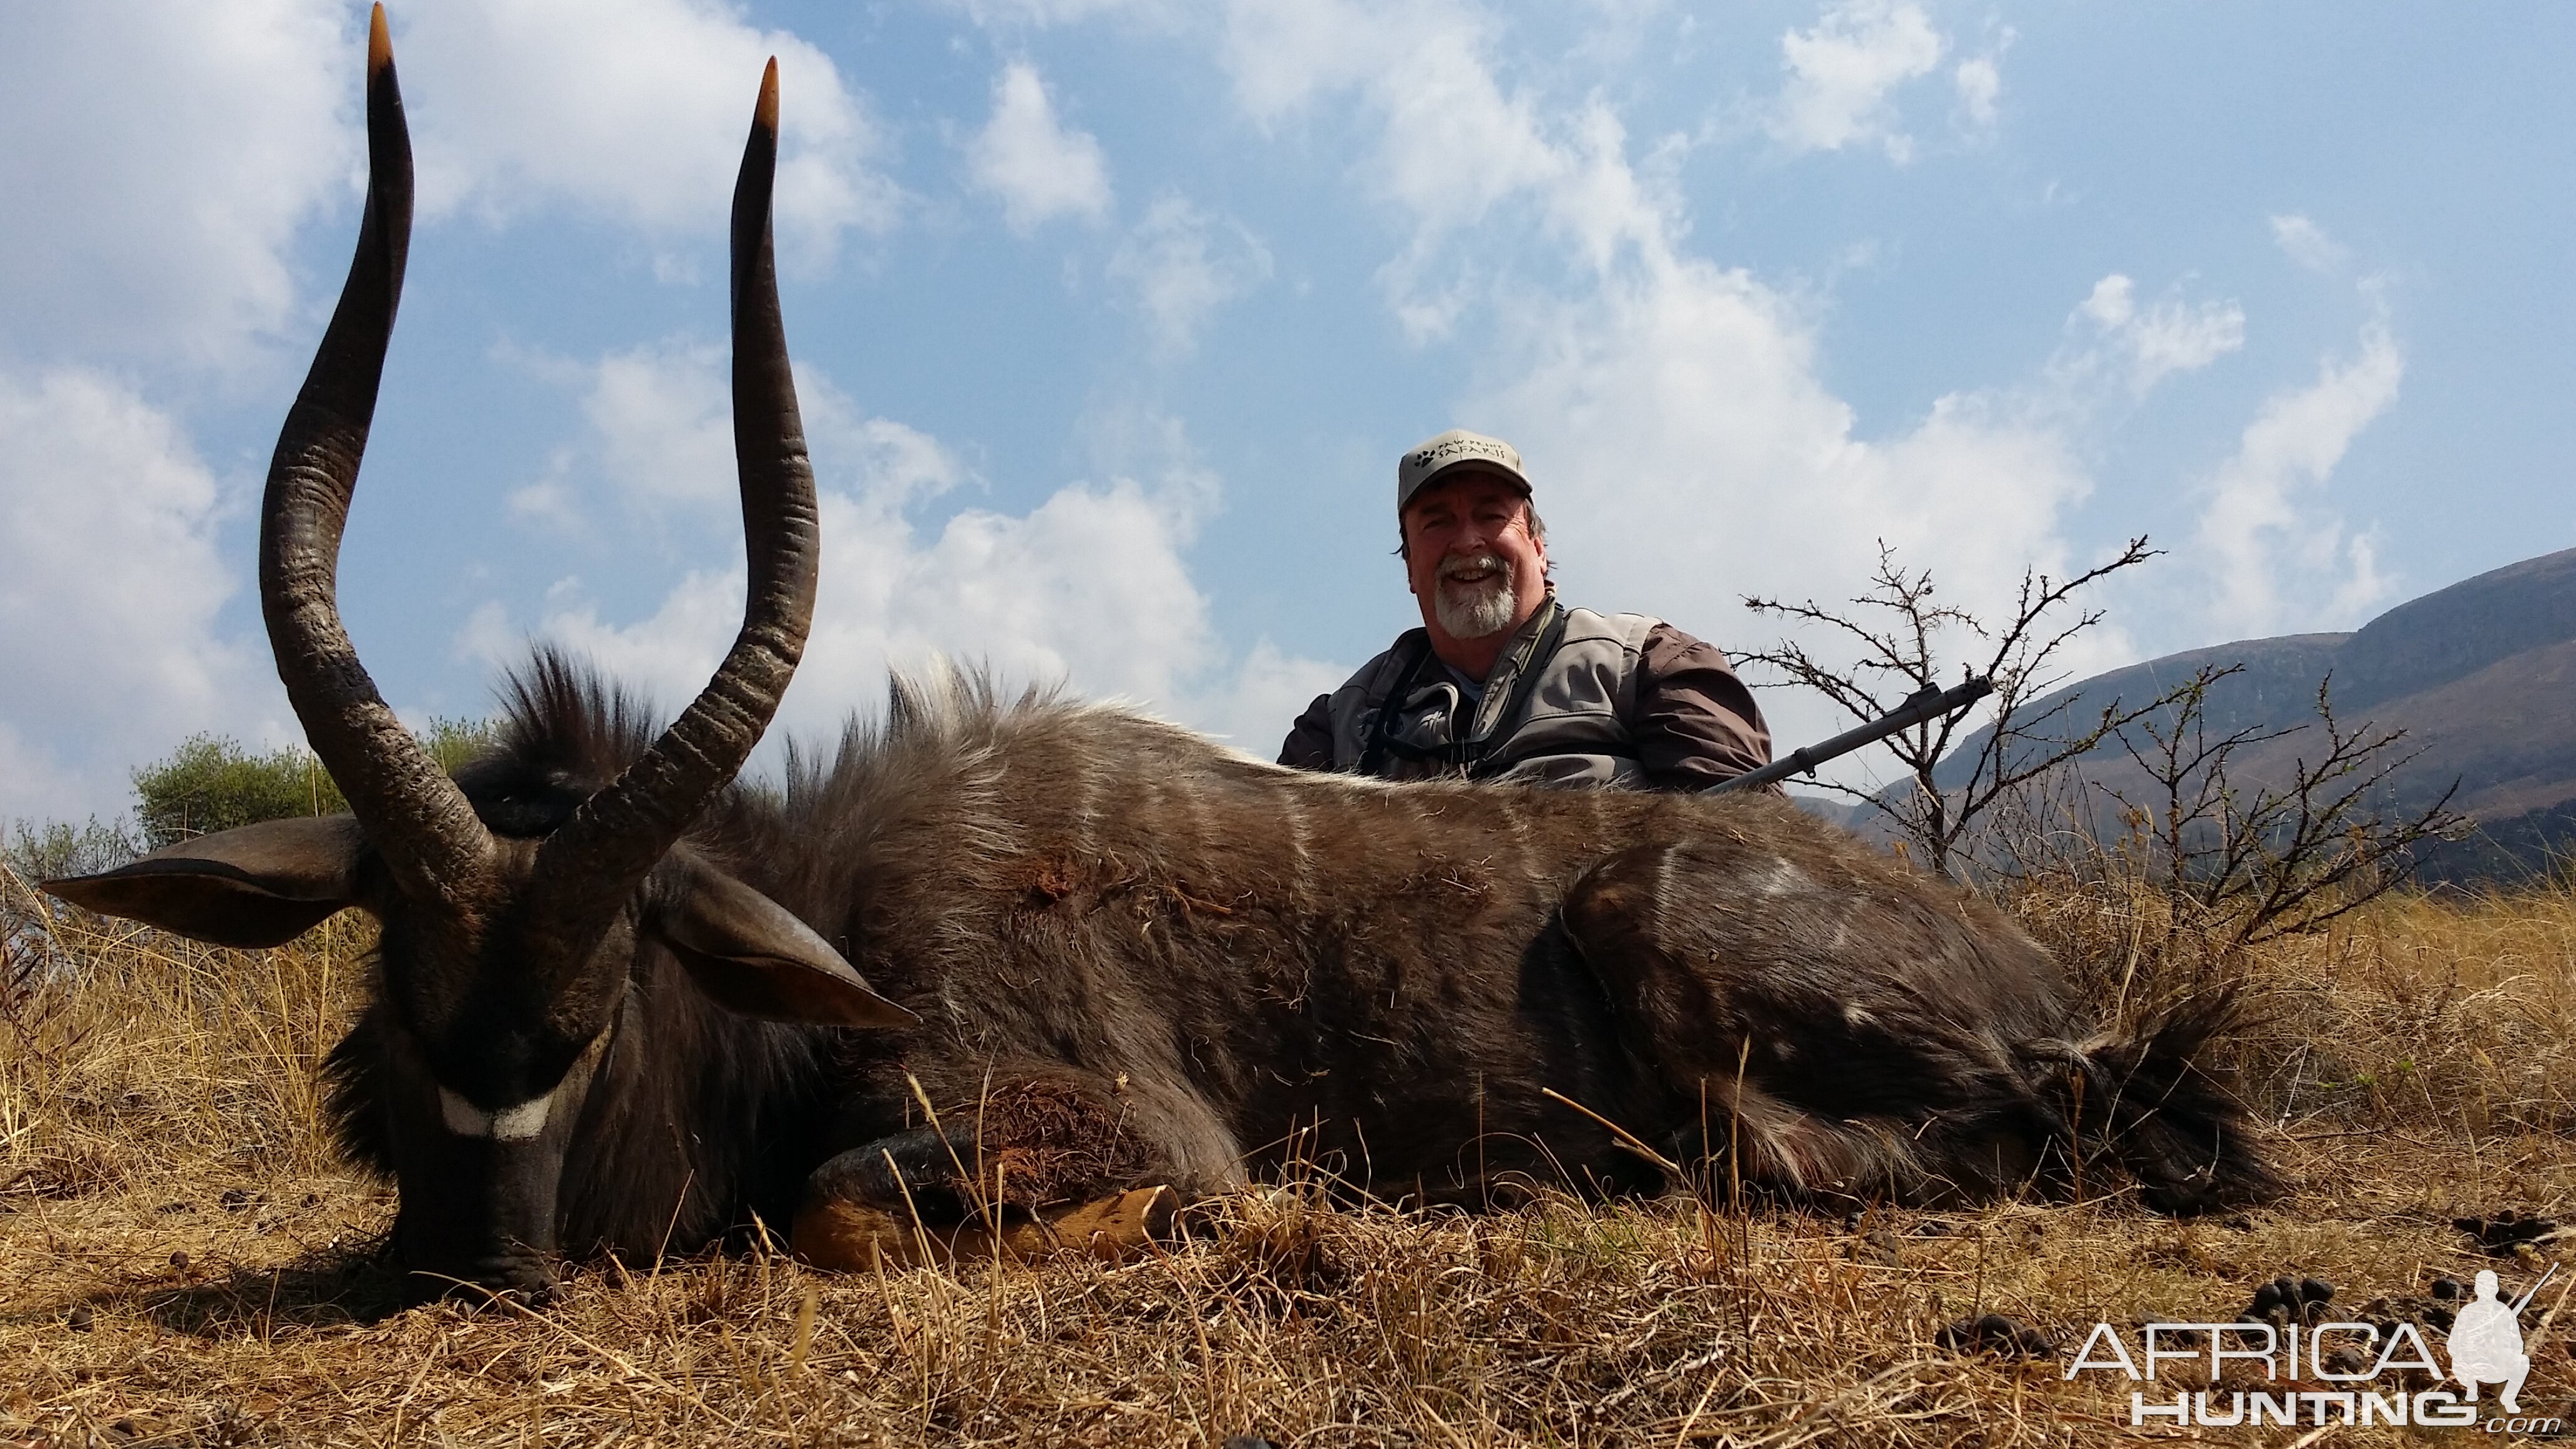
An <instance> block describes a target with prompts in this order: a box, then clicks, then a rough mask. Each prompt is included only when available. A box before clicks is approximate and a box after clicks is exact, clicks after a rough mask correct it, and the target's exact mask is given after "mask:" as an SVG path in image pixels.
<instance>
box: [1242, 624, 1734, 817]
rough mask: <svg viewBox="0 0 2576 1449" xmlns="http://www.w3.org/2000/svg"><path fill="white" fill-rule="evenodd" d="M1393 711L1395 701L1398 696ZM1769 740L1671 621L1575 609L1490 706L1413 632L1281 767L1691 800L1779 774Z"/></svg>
mask: <svg viewBox="0 0 2576 1449" xmlns="http://www.w3.org/2000/svg"><path fill="white" fill-rule="evenodd" d="M1399 691H1400V692H1401V693H1400V697H1399V698H1398V700H1397V704H1396V707H1395V708H1394V710H1393V711H1392V712H1390V711H1389V710H1388V709H1387V707H1386V703H1387V700H1388V698H1389V697H1390V696H1391V695H1398V692H1399ZM1770 759H1771V736H1770V732H1769V730H1768V729H1766V728H1765V727H1764V725H1763V723H1762V711H1761V709H1760V708H1759V707H1758V706H1757V705H1755V704H1754V702H1753V695H1752V692H1751V691H1750V690H1748V689H1746V688H1745V687H1744V683H1743V681H1741V680H1739V679H1737V678H1736V677H1735V671H1734V670H1733V669H1731V668H1730V667H1728V665H1727V662H1726V656H1725V655H1723V654H1721V653H1719V652H1718V651H1717V649H1716V648H1715V647H1714V646H1711V645H1709V644H1706V643H1703V642H1701V641H1700V640H1697V639H1694V638H1692V637H1691V636H1690V635H1688V634H1685V633H1683V632H1682V631H1680V630H1679V629H1676V628H1674V627H1672V626H1671V625H1669V624H1666V623H1664V622H1663V621H1662V620H1659V619H1651V618H1648V617H1646V616H1645V615H1643V614H1600V613H1595V612H1593V611H1592V610H1590V609H1568V608H1565V607H1563V606H1561V605H1559V604H1557V603H1556V601H1555V600H1554V599H1553V598H1551V599H1550V600H1549V601H1548V603H1547V604H1546V605H1545V606H1544V607H1542V608H1541V609H1540V610H1539V611H1538V612H1537V613H1536V614H1534V615H1532V616H1531V617H1530V618H1529V619H1528V621H1527V622H1525V623H1523V624H1522V625H1521V627H1520V630H1519V631H1518V632H1517V633H1516V634H1514V636H1513V637H1512V639H1511V641H1510V643H1509V644H1507V645H1506V646H1505V648H1504V650H1503V654H1502V657H1501V658H1500V659H1499V660H1497V661H1496V663H1495V665H1494V668H1493V671H1492V673H1491V674H1489V675H1488V676H1487V677H1486V679H1485V681H1484V687H1483V690H1482V691H1481V694H1475V693H1471V687H1470V686H1469V685H1468V683H1467V682H1465V681H1463V680H1461V679H1459V678H1458V677H1457V676H1456V675H1455V674H1453V673H1452V672H1451V671H1450V670H1449V668H1448V666H1446V665H1444V664H1442V663H1441V662H1440V660H1439V659H1438V658H1437V657H1436V656H1434V655H1433V654H1432V652H1431V641H1430V638H1429V636H1428V635H1427V634H1426V633H1424V631H1422V630H1420V629H1414V630H1410V631H1407V632H1406V633H1405V635H1404V636H1403V637H1402V638H1400V639H1398V640H1396V642H1395V647H1394V648H1392V649H1389V650H1387V651H1386V652H1385V653H1383V654H1380V655H1379V656H1377V657H1376V658H1375V659H1372V660H1370V661H1369V662H1368V663H1367V664H1365V665H1363V666H1361V668H1360V671H1359V672H1358V673H1357V674H1354V675H1352V676H1351V678H1350V682H1349V683H1347V684H1344V685H1343V686H1342V687H1341V688H1340V689H1337V690H1335V691H1334V692H1332V693H1331V694H1327V695H1318V696H1316V698H1315V702H1314V703H1313V704H1312V705H1309V706H1308V707H1307V709H1306V712H1305V713H1304V714H1303V715H1301V716H1299V717H1298V720H1297V723H1296V725H1295V726H1294V727H1293V728H1292V729H1291V730H1290V731H1289V733H1288V740H1287V744H1286V745H1285V746H1284V747H1283V748H1282V749H1281V751H1280V755H1279V762H1280V763H1281V764H1283V765H1295V766H1298V767H1300V768H1303V769H1309V770H1344V771H1354V772H1359V773H1365V774H1371V775H1377V776H1381V777H1383V778H1386V779H1391V780H1420V779H1430V778H1434V777H1438V776H1444V775H1446V776H1456V775H1466V776H1469V777H1471V778H1476V779H1496V780H1509V781H1514V782H1517V783H1522V784H1551V785H1612V786H1621V787H1625V788H1629V789H1665V790H1689V789H1698V788H1702V787H1704V786H1708V785H1713V784H1716V783H1717V782H1718V781H1720V780H1726V779H1732V778H1733V777H1735V776H1737V775H1740V774H1743V773H1744V772H1745V771H1747V770H1751V769H1755V768H1758V767H1760V766H1762V765H1764V764H1768V763H1769V762H1770Z"/></svg>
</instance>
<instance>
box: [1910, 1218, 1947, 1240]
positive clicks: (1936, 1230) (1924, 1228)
mask: <svg viewBox="0 0 2576 1449" xmlns="http://www.w3.org/2000/svg"><path fill="white" fill-rule="evenodd" d="M1949 1231H1950V1225H1949V1224H1948V1223H1945V1222H1943V1221H1941V1220H1940V1219H1939V1218H1925V1219H1924V1220H1923V1221H1921V1222H1919V1223H1916V1224H1915V1225H1914V1232H1915V1235H1916V1236H1918V1237H1925V1238H1938V1237H1945V1236H1947V1235H1948V1234H1949Z"/></svg>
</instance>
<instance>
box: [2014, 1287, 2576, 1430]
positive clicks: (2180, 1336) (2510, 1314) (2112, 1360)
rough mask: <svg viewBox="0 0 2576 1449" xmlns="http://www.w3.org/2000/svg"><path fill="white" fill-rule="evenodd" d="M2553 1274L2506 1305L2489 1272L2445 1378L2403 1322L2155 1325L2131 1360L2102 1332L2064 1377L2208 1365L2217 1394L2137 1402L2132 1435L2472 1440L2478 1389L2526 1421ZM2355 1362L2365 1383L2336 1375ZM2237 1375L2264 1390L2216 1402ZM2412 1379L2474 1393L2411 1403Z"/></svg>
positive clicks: (2135, 1374) (2458, 1324)
mask: <svg viewBox="0 0 2576 1449" xmlns="http://www.w3.org/2000/svg"><path fill="white" fill-rule="evenodd" d="M2558 1267H2559V1265H2558V1264H2556V1263H2552V1264H2550V1265H2549V1270H2548V1271H2547V1272H2545V1273H2543V1274H2541V1275H2540V1278H2539V1280H2538V1281H2537V1282H2535V1283H2533V1284H2532V1285H2531V1286H2530V1287H2529V1288H2527V1289H2525V1290H2523V1293H2522V1295H2521V1296H2520V1297H2518V1298H2515V1299H2513V1300H2512V1301H2511V1302H2507V1301H2505V1299H2504V1296H2503V1292H2502V1285H2501V1283H2500V1281H2499V1280H2498V1278H2497V1276H2496V1274H2495V1273H2494V1272H2493V1271H2492V1270H2488V1271H2482V1272H2480V1273H2479V1274H2478V1276H2477V1286H2476V1294H2477V1296H2476V1297H2474V1298H2472V1299H2471V1300H2469V1301H2468V1302H2467V1303H2465V1304H2463V1305H2461V1307H2460V1310H2459V1313H2458V1315H2457V1316H2456V1317H2454V1318H2453V1319H2452V1321H2451V1329H2450V1333H2449V1335H2448V1337H2447V1341H2446V1343H2445V1345H2444V1346H2445V1347H2446V1348H2448V1349H2449V1358H2450V1372H2448V1373H2447V1374H2446V1373H2444V1372H2443V1369H2442V1363H2441V1361H2440V1360H2438V1359H2436V1358H2435V1357H2434V1356H2433V1349H2432V1345H2431V1344H2429V1343H2427V1342H2425V1339H2424V1334H2423V1331H2422V1330H2421V1329H2419V1328H2417V1327H2416V1326H2415V1325H2414V1324H2412V1323H2408V1322H2403V1321H2401V1322H2399V1323H2398V1324H2397V1326H2396V1328H2395V1329H2394V1330H2393V1331H2383V1330H2382V1329H2381V1328H2380V1327H2379V1326H2378V1325H2377V1324H2371V1323H2357V1322H2342V1323H2320V1324H2317V1325H2316V1326H2315V1327H2313V1328H2311V1327H2308V1326H2306V1325H2304V1324H2301V1323H2300V1322H2298V1321H2297V1320H2296V1319H2293V1320H2291V1321H2290V1322H2289V1323H2288V1324H2286V1325H2284V1324H2280V1323H2277V1322H2271V1323H2262V1322H2246V1321H2243V1320H2239V1321H2237V1322H2233V1323H2149V1324H2146V1325H2144V1326H2143V1327H2142V1328H2140V1329H2139V1330H2138V1332H2139V1338H2140V1342H2139V1344H2138V1349H2139V1351H2138V1352H2137V1353H2135V1354H2132V1353H2131V1351H2130V1345H2129V1343H2128V1342H2127V1341H2126V1340H2124V1339H2123V1338H2122V1337H2121V1335H2120V1332H2119V1330H2117V1329H2115V1328H2113V1327H2112V1326H2111V1325H2110V1324H2107V1323H2097V1324H2095V1325H2093V1332H2092V1334H2091V1336H2089V1337H2087V1338H2086V1339H2085V1340H2084V1347H2083V1348H2082V1349H2080V1350H2078V1351H2077V1353H2076V1355H2075V1358H2074V1361H2073V1362H2071V1363H2069V1364H2068V1365H2067V1366H2066V1373H2065V1377H2067V1378H2069V1379H2072V1378H2074V1377H2075V1376H2076V1375H2077V1374H2079V1373H2083V1372H2085V1371H2087V1370H2106V1369H2107V1370H2112V1371H2115V1372H2118V1373H2123V1374H2126V1375H2127V1376H2128V1377H2129V1378H2130V1379H2131V1380H2132V1381H2133V1382H2140V1383H2154V1382H2155V1381H2156V1377H2157V1374H2156V1371H2157V1369H2158V1368H2159V1367H2160V1366H2167V1365H2174V1364H2177V1363H2186V1362H2187V1363H2195V1364H2200V1365H2203V1367H2204V1372H2205V1375H2206V1377H2205V1379H2204V1382H2206V1383H2208V1384H2209V1385H2210V1386H2211V1387H2210V1388H2207V1389H2201V1390H2197V1391H2182V1392H2177V1393H2175V1394H2174V1395H2173V1396H2172V1397H2171V1398H2170V1399H2167V1398H2164V1397H2163V1396H2161V1395H2160V1394H2156V1393H2151V1392H2149V1391H2146V1390H2142V1389H2141V1390H2132V1391H2131V1392H2130V1394H2129V1423H2130V1424H2131V1425H2132V1426H2143V1425H2145V1424H2149V1423H2152V1422H2157V1421H2164V1422H2169V1423H2172V1424H2174V1425H2177V1426H2182V1425H2197V1426H2204V1427H2210V1428H2228V1427H2233V1426H2236V1425H2240V1424H2241V1425H2245V1426H2248V1427H2259V1426H2262V1425H2265V1424H2273V1425H2279V1426H2281V1427H2284V1428H2286V1427H2288V1426H2290V1425H2293V1424H2297V1423H2298V1422H2300V1420H2301V1419H2302V1418H2306V1419H2307V1420H2308V1422H2310V1423H2312V1424H2314V1425H2316V1426H2317V1427H2319V1428H2323V1427H2325V1426H2327V1425H2329V1424H2356V1425H2368V1424H2389V1425H2396V1426H2404V1425H2408V1424H2413V1425H2417V1426H2421V1427H2426V1428H2466V1427H2470V1426H2473V1425H2477V1424H2478V1423H2479V1413H2478V1388H2479V1386H2480V1385H2482V1384H2498V1385H2501V1386H2502V1390H2501V1392H2499V1393H2498V1394H2497V1395H2496V1404H2497V1406H2498V1407H2499V1408H2501V1409H2503V1411H2504V1412H2505V1413H2506V1414H2508V1415H2514V1416H2519V1415H2520V1414H2521V1412H2522V1403H2521V1394H2522V1387H2523V1381H2524V1380H2525V1379H2526V1378H2528V1377H2529V1376H2530V1373H2531V1355H2530V1354H2529V1353H2527V1352H2525V1351H2524V1345H2523V1341H2522V1323H2521V1318H2520V1315H2521V1313H2522V1310H2523V1309H2525V1308H2527V1307H2529V1306H2530V1305H2531V1300H2532V1299H2533V1298H2534V1297H2535V1296H2537V1295H2538V1294H2539V1292H2540V1290H2541V1289H2542V1288H2543V1287H2545V1286H2546V1285H2547V1284H2548V1282H2549V1280H2550V1279H2552V1278H2554V1277H2556V1276H2558ZM2356 1358H2358V1360H2360V1361H2363V1362H2367V1363H2368V1365H2369V1366H2368V1367H2366V1368H2363V1369H2361V1370H2360V1371H2359V1372H2349V1371H2345V1370H2343V1369H2341V1368H2339V1367H2337V1365H2340V1364H2349V1363H2353V1362H2355V1361H2356ZM2231 1364H2233V1365H2235V1366H2237V1369H2238V1373H2237V1381H2238V1382H2240V1383H2241V1382H2244V1381H2245V1377H2246V1373H2247V1372H2248V1371H2259V1373H2260V1375H2261V1377H2262V1378H2263V1380H2264V1381H2265V1382H2266V1384H2267V1385H2268V1387H2262V1388H2253V1389H2228V1390H2224V1391H2221V1390H2220V1389H2219V1388H2218V1385H2219V1384H2220V1382H2221V1380H2222V1378H2224V1376H2225V1375H2226V1374H2227V1372H2228V1369H2229V1367H2230V1365H2231ZM2409 1369H2415V1370H2420V1371H2421V1372H2423V1373H2424V1374H2427V1375H2429V1376H2431V1377H2432V1378H2433V1379H2435V1380H2437V1381H2439V1382H2442V1383H2444V1384H2446V1385H2447V1384H2453V1383H2456V1384H2458V1385H2459V1386H2460V1387H2461V1388H2463V1389H2465V1390H2466V1391H2467V1392H2466V1393H2456V1392H2454V1391H2452V1389H2450V1388H2448V1387H2442V1388H2429V1389H2423V1390H2419V1391H2413V1392H2410V1391H2409V1390H2408V1389H2407V1388H2406V1385H2405V1382H2404V1380H2403V1379H2402V1378H2400V1377H2389V1376H2390V1375H2402V1374H2403V1373H2404V1372H2405V1371H2406V1370H2409ZM2418 1382H2421V1380H2418ZM2484 1427H2485V1428H2486V1429H2487V1430H2488V1431H2489V1432H2490V1433H2512V1434H2523V1433H2528V1434H2558V1433H2563V1432H2565V1430H2566V1421H2565V1420H2563V1419H2557V1418H2541V1419H2525V1418H2521V1417H2513V1418H2498V1419H2490V1420H2487V1421H2486V1422H2485V1424H2484Z"/></svg>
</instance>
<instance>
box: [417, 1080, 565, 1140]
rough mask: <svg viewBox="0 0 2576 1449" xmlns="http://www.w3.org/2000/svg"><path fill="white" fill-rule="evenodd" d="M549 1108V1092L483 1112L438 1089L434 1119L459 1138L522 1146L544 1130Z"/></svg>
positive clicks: (456, 1096) (551, 1098)
mask: <svg viewBox="0 0 2576 1449" xmlns="http://www.w3.org/2000/svg"><path fill="white" fill-rule="evenodd" d="M553 1107H554V1094H553V1093H552V1092H549V1093H547V1094H546V1095H544V1096H542V1097H538V1098H535V1099H533V1100H531V1101H526V1102H521V1103H520V1104H519V1105H517V1106H515V1107H509V1108H505V1109H503V1110H501V1111H498V1112H486V1111H484V1110H483V1109H482V1108H480V1107H477V1106H475V1105H474V1104H473V1103H471V1102H468V1101H466V1100H465V1099H464V1098H463V1097H460V1096H458V1095H456V1093H454V1092H452V1091H450V1090H449V1089H447V1088H446V1087H440V1088H439V1089H438V1115H439V1116H441V1117H443V1118H445V1119H446V1121H447V1130H448V1131H450V1132H453V1133H455V1134H456V1135H457V1136H459V1137H489V1138H491V1139H493V1140H494V1141H496V1142H525V1141H527V1140H528V1139H529V1138H531V1137H534V1136H536V1135H537V1134H538V1133H540V1132H543V1131H545V1130H546V1114H547V1113H548V1112H549V1111H551V1110H552V1109H553Z"/></svg>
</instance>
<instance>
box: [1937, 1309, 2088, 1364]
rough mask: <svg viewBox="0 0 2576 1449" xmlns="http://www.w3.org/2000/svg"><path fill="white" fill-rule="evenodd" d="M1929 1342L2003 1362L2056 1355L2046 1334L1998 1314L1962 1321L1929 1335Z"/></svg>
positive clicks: (2054, 1345) (2054, 1347)
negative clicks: (2012, 1359)
mask: <svg viewBox="0 0 2576 1449" xmlns="http://www.w3.org/2000/svg"><path fill="white" fill-rule="evenodd" d="M1933 1342H1935V1343H1938V1344H1939V1345H1941V1347H1943V1348H1946V1349H1951V1350H1953V1351H1955V1352H1959V1353H1991V1354H1995V1355H1998V1356H2000V1357H2003V1358H2046V1357H2048V1356H2049V1355H2051V1354H2054V1353H2055V1352H2057V1345H2056V1343H2055V1342H2054V1341H2052V1340H2051V1339H2050V1338H2049V1336H2048V1335H2047V1334H2044V1333H2041V1332H2040V1331H2039V1330H2038V1329H2035V1328H2025V1327H2023V1326H2022V1325H2020V1324H2018V1323H2015V1322H2013V1321H2012V1320H2011V1319H2009V1318H2006V1317H2004V1316H2003V1315H2002V1314H2000V1313H1989V1314H1986V1315H1984V1316H1983V1317H1980V1318H1962V1319H1960V1320H1959V1321H1958V1322H1956V1323H1953V1324H1950V1325H1949V1326H1948V1327H1945V1328H1943V1329H1942V1330H1941V1331H1940V1332H1939V1333H1937V1334H1934V1335H1933Z"/></svg>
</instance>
